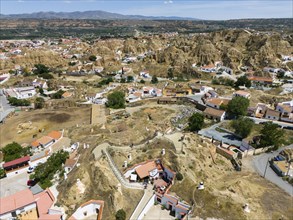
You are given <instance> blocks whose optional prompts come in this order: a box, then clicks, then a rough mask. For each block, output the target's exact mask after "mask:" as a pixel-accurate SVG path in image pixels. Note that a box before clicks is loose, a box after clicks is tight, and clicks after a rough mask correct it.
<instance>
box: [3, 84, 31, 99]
mask: <svg viewBox="0 0 293 220" xmlns="http://www.w3.org/2000/svg"><path fill="white" fill-rule="evenodd" d="M4 93H5V94H6V95H7V96H8V97H15V98H17V99H28V98H32V97H33V96H35V95H36V94H37V92H36V90H35V88H34V87H33V86H28V87H20V88H10V89H5V90H4Z"/></svg>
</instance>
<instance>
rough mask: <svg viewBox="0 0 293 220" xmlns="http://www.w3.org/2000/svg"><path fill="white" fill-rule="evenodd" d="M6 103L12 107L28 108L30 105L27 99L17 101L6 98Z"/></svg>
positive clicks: (13, 98)
mask: <svg viewBox="0 0 293 220" xmlns="http://www.w3.org/2000/svg"><path fill="white" fill-rule="evenodd" d="M8 101H9V104H11V105H13V106H29V105H30V104H31V103H30V101H29V100H27V99H17V98H15V97H8Z"/></svg>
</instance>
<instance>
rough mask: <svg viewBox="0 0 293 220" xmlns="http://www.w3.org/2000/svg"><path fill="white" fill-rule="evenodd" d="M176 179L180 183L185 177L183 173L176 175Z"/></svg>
mask: <svg viewBox="0 0 293 220" xmlns="http://www.w3.org/2000/svg"><path fill="white" fill-rule="evenodd" d="M176 179H177V180H179V181H181V180H183V175H182V174H181V173H176Z"/></svg>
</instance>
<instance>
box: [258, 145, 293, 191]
mask: <svg viewBox="0 0 293 220" xmlns="http://www.w3.org/2000/svg"><path fill="white" fill-rule="evenodd" d="M286 148H291V149H293V144H291V145H289V146H287V147H283V148H280V149H279V150H277V151H275V152H273V153H264V154H261V155H258V156H254V158H253V166H254V168H255V170H256V171H257V172H258V173H259V174H260V175H261V176H263V175H264V172H265V168H266V165H267V163H268V160H269V159H270V158H272V157H275V156H277V155H278V154H279V152H280V151H281V150H283V149H286ZM265 178H266V179H267V180H269V181H270V182H272V183H274V184H276V185H277V186H279V187H280V188H282V189H283V190H285V191H286V192H287V193H288V194H289V195H291V196H293V186H292V185H290V184H289V183H288V182H287V181H284V180H283V179H282V178H281V177H279V176H278V175H277V174H276V173H275V172H274V171H273V170H272V168H271V167H270V165H269V164H268V166H267V170H266V173H265Z"/></svg>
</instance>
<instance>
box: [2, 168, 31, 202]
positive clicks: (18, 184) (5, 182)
mask: <svg viewBox="0 0 293 220" xmlns="http://www.w3.org/2000/svg"><path fill="white" fill-rule="evenodd" d="M25 170H26V169H25ZM28 179H29V174H27V173H26V172H23V173H21V174H18V175H14V176H10V177H6V178H3V179H1V180H0V197H1V198H2V197H6V196H10V195H12V194H14V193H17V192H19V191H21V190H24V189H27V185H26V183H27V180H28Z"/></svg>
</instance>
